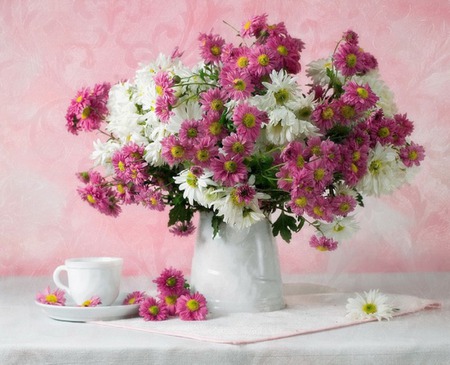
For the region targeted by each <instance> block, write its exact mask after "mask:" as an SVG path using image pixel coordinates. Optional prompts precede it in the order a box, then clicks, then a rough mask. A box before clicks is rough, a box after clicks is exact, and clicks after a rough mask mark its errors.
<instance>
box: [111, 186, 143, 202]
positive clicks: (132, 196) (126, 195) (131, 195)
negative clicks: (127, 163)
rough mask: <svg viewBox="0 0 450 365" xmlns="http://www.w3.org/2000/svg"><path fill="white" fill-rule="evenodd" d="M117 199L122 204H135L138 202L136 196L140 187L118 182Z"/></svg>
mask: <svg viewBox="0 0 450 365" xmlns="http://www.w3.org/2000/svg"><path fill="white" fill-rule="evenodd" d="M115 187H116V197H117V199H118V200H119V202H120V204H134V203H136V202H137V200H136V195H137V194H138V193H137V190H138V187H137V186H136V185H134V184H126V183H125V182H123V181H119V180H118V181H116V184H115Z"/></svg>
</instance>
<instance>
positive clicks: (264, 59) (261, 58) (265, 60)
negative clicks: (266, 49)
mask: <svg viewBox="0 0 450 365" xmlns="http://www.w3.org/2000/svg"><path fill="white" fill-rule="evenodd" d="M269 62H270V59H269V56H268V55H266V54H265V53H263V54H260V55H259V56H258V63H259V64H260V65H261V66H263V67H265V66H267V65H268V64H269Z"/></svg>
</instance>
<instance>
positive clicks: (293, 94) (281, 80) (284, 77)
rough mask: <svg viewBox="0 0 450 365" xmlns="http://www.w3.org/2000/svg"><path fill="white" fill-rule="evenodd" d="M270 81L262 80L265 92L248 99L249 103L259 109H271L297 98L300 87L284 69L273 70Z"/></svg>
mask: <svg viewBox="0 0 450 365" xmlns="http://www.w3.org/2000/svg"><path fill="white" fill-rule="evenodd" d="M270 80H271V82H263V83H262V84H263V85H264V86H265V87H266V89H267V92H266V93H265V94H264V95H257V96H255V97H253V98H252V99H251V100H250V103H251V104H253V105H255V106H256V107H258V108H259V109H261V110H271V109H274V108H276V107H279V106H284V105H286V104H287V103H288V102H292V101H294V100H297V98H298V95H299V94H300V87H299V85H298V84H297V81H296V79H295V78H294V77H292V76H291V75H289V74H288V73H286V71H284V70H280V71H276V70H273V71H272V72H271V74H270Z"/></svg>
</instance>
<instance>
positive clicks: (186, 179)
mask: <svg viewBox="0 0 450 365" xmlns="http://www.w3.org/2000/svg"><path fill="white" fill-rule="evenodd" d="M212 176H213V172H212V171H209V170H206V169H205V170H204V171H203V173H202V175H200V176H196V175H195V174H194V173H193V172H192V171H191V170H190V169H187V170H183V171H181V172H180V173H179V174H178V175H177V176H175V177H174V180H175V183H177V184H178V185H179V189H180V190H182V191H183V197H184V198H186V199H187V200H188V201H189V204H190V205H194V201H195V202H197V203H198V204H200V205H203V206H207V199H206V188H207V187H210V186H215V185H216V183H215V182H214V181H213V180H212V179H211V177H212Z"/></svg>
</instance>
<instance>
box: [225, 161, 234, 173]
mask: <svg viewBox="0 0 450 365" xmlns="http://www.w3.org/2000/svg"><path fill="white" fill-rule="evenodd" d="M223 167H224V168H225V171H226V172H231V173H234V172H236V170H237V163H236V162H234V161H227V162H225V163H224V165H223Z"/></svg>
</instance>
